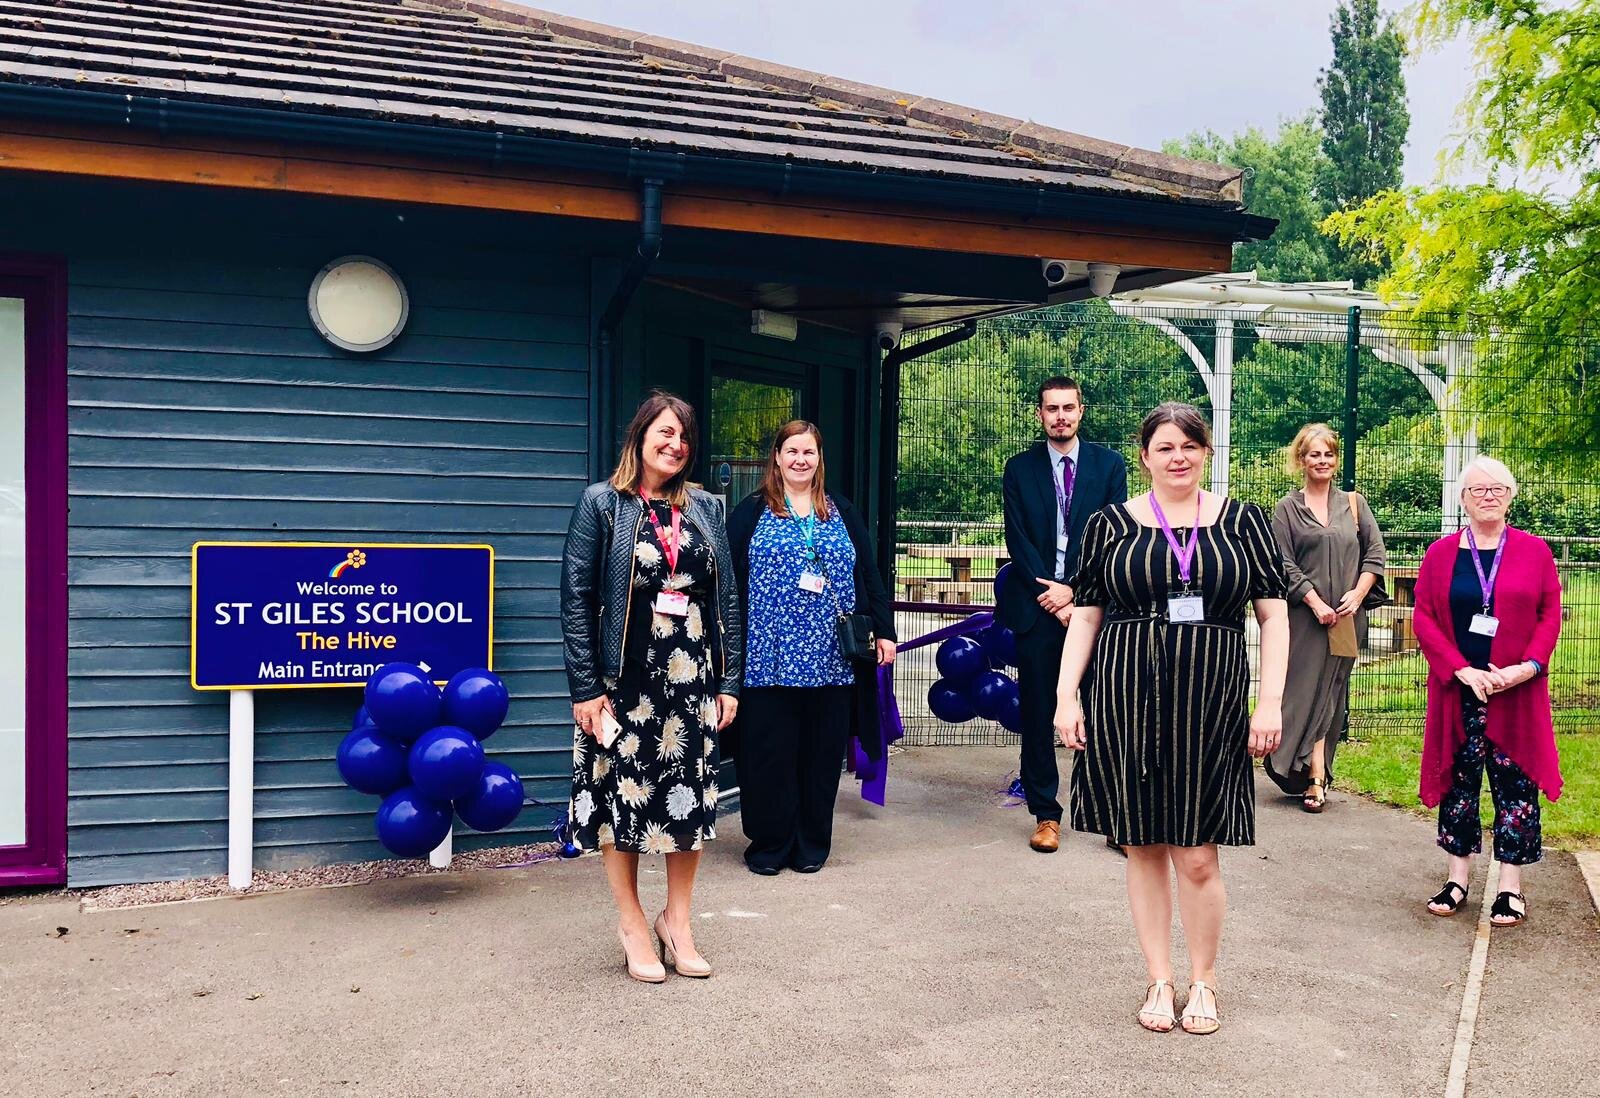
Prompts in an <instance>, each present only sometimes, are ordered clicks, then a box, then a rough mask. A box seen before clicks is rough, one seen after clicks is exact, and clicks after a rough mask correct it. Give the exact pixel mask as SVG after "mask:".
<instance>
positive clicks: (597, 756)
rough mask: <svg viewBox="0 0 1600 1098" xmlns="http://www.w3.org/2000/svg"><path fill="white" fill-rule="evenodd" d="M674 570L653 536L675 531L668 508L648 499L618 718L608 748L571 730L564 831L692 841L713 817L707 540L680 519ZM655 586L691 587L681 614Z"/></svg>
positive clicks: (620, 842)
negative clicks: (670, 610)
mask: <svg viewBox="0 0 1600 1098" xmlns="http://www.w3.org/2000/svg"><path fill="white" fill-rule="evenodd" d="M679 523H680V525H679V530H680V533H679V537H680V539H681V548H680V550H679V552H678V556H677V568H676V570H674V569H672V568H670V567H669V566H668V563H667V553H666V552H664V551H663V546H662V544H661V542H660V540H659V539H658V538H657V536H656V531H657V529H658V528H659V529H660V530H661V531H662V532H663V533H665V534H666V538H667V541H668V543H670V542H671V540H672V508H671V506H670V505H669V504H667V503H666V502H664V501H662V500H652V501H651V503H650V513H649V514H647V516H646V518H645V520H644V521H643V522H641V523H640V524H639V525H640V530H639V535H638V537H637V539H636V540H635V542H634V548H633V559H634V565H633V591H632V594H631V596H630V598H629V607H628V615H627V625H626V635H625V636H624V638H623V644H622V650H623V656H622V677H621V678H620V679H619V680H618V681H617V686H616V689H615V690H614V691H610V692H609V693H610V695H611V704H612V706H613V707H614V710H615V714H616V718H617V721H618V723H619V724H620V725H621V731H620V732H618V733H617V737H616V741H615V742H614V743H613V744H612V745H611V746H610V748H609V749H608V748H604V747H601V746H600V742H599V741H598V740H596V739H594V738H593V737H591V736H589V735H587V734H585V733H584V732H583V730H582V729H578V730H577V731H576V733H575V737H574V743H573V750H572V814H571V819H572V841H573V842H574V843H576V844H577V845H578V846H580V847H582V848H583V849H584V850H595V849H599V848H601V847H605V846H615V847H616V849H618V850H620V851H626V852H628V853H632V854H672V853H676V852H677V851H680V850H699V849H700V847H701V844H702V843H703V842H704V841H705V840H707V839H714V838H716V837H717V835H716V820H717V739H716V735H717V703H716V691H715V686H716V678H715V677H714V676H713V674H712V669H711V645H710V639H709V636H710V633H711V627H710V626H709V625H708V623H709V622H710V621H711V619H712V618H713V617H714V616H715V614H716V607H715V606H714V605H712V603H711V591H712V586H713V583H714V580H715V568H714V566H713V562H712V555H711V549H710V546H709V545H707V544H706V543H705V542H704V541H702V540H701V539H700V538H698V537H696V536H695V534H694V531H693V530H692V529H691V528H690V527H688V526H685V525H683V524H682V519H681V517H680V519H679ZM663 591H677V592H682V593H683V594H685V595H687V596H688V599H689V603H688V612H687V613H686V614H684V615H683V616H681V617H679V616H676V615H668V614H662V613H657V612H656V611H655V610H654V606H655V602H656V599H657V598H658V597H659V596H660V594H661V592H663Z"/></svg>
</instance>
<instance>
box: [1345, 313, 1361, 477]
mask: <svg viewBox="0 0 1600 1098" xmlns="http://www.w3.org/2000/svg"><path fill="white" fill-rule="evenodd" d="M1360 373H1361V306H1359V305H1352V306H1350V312H1349V314H1348V320H1347V321H1346V337H1345V344H1344V471H1343V474H1342V475H1343V480H1344V490H1345V491H1346V492H1354V491H1355V490H1356V430H1357V428H1358V427H1359V424H1358V422H1357V419H1356V414H1357V413H1358V412H1359V411H1360V409H1361V405H1360V403H1359V401H1358V400H1357V395H1358V392H1359V382H1360Z"/></svg>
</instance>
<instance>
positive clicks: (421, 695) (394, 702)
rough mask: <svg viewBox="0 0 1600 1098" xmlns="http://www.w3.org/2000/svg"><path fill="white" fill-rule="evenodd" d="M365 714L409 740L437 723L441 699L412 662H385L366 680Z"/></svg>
mask: <svg viewBox="0 0 1600 1098" xmlns="http://www.w3.org/2000/svg"><path fill="white" fill-rule="evenodd" d="M366 702H367V706H366V708H367V715H368V716H370V717H371V718H372V721H373V723H374V724H376V725H377V726H378V727H379V728H381V729H383V730H384V731H385V732H387V733H389V735H391V736H393V737H395V738H396V739H398V740H401V741H403V742H405V743H410V742H411V741H412V740H414V739H416V738H417V737H418V736H420V735H422V733H424V732H426V731H427V730H428V729H430V728H432V727H434V726H435V725H437V724H438V723H439V709H440V706H441V703H442V699H441V697H440V695H439V688H438V687H437V686H435V685H434V684H433V680H432V679H430V678H428V675H427V672H425V671H423V670H422V668H420V667H418V666H417V665H416V664H414V663H386V664H384V665H383V666H382V667H380V668H378V669H377V670H376V671H374V672H373V673H372V677H371V678H370V679H368V680H367V693H366Z"/></svg>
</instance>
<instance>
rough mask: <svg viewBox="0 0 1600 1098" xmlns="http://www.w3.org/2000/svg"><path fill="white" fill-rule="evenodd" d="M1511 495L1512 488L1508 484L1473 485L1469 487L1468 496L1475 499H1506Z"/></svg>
mask: <svg viewBox="0 0 1600 1098" xmlns="http://www.w3.org/2000/svg"><path fill="white" fill-rule="evenodd" d="M1510 494H1511V487H1510V485H1506V484H1473V485H1469V486H1468V487H1467V495H1469V496H1471V497H1472V498H1473V499H1505V498H1506V497H1507V496H1509V495H1510Z"/></svg>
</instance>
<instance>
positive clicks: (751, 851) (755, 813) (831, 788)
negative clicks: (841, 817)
mask: <svg viewBox="0 0 1600 1098" xmlns="http://www.w3.org/2000/svg"><path fill="white" fill-rule="evenodd" d="M854 689H855V688H854V687H851V686H811V687H799V686H757V687H746V688H745V690H744V693H743V694H742V695H741V696H740V698H739V727H740V728H741V730H742V732H741V736H740V740H739V804H740V810H739V811H740V817H741V819H742V820H743V823H744V834H745V838H747V839H749V840H750V845H749V847H747V848H746V849H745V852H744V860H745V862H746V863H747V864H749V865H752V866H756V867H758V868H764V869H781V868H783V867H784V866H814V865H821V864H822V863H823V862H825V861H827V860H828V850H829V848H830V846H831V845H832V843H833V802H834V799H835V798H836V797H837V796H838V795H839V775H840V772H841V771H842V770H843V768H844V750H845V745H846V744H848V743H849V740H850V707H851V692H852V691H853V690H854Z"/></svg>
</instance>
